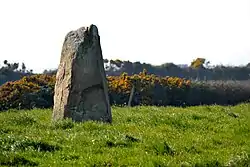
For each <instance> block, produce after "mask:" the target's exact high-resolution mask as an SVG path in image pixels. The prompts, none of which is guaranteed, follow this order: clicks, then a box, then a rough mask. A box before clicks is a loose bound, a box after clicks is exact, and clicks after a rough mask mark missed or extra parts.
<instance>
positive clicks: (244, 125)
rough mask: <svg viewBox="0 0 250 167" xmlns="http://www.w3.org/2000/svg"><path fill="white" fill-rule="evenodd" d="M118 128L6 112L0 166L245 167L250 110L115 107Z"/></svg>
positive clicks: (0, 120)
mask: <svg viewBox="0 0 250 167" xmlns="http://www.w3.org/2000/svg"><path fill="white" fill-rule="evenodd" d="M112 114H113V123H112V124H105V123H98V122H91V121H89V122H85V123H73V122H72V121H71V120H64V121H62V122H58V123H52V122H51V115H52V110H39V109H37V110H31V111H14V110H12V111H9V112H3V113H0V164H1V165H2V166H4V165H6V166H7V165H29V166H72V165H74V166H181V165H182V166H195V165H196V166H206V165H207V166H209V165H210V166H225V165H231V166H233V165H235V166H246V165H247V164H250V157H249V156H250V104H241V105H237V106H234V107H222V106H198V107H188V108H178V107H147V106H142V107H133V108H120V107H112Z"/></svg>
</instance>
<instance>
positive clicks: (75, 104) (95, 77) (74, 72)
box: [52, 25, 112, 123]
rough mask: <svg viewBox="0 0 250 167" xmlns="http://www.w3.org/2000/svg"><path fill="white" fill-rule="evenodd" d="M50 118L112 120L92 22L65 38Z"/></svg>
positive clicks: (100, 56) (100, 57)
mask: <svg viewBox="0 0 250 167" xmlns="http://www.w3.org/2000/svg"><path fill="white" fill-rule="evenodd" d="M52 117H53V120H59V119H63V118H72V120H73V121H87V120H94V121H103V122H110V123H111V122H112V115H111V107H110V103H109V97H108V85H107V79H106V74H105V70H104V64H103V57H102V49H101V45H100V36H99V34H98V29H97V27H96V26H95V25H90V26H89V27H81V28H79V29H78V30H76V31H71V32H69V33H68V34H67V35H66V37H65V41H64V44H63V48H62V52H61V60H60V65H59V68H58V71H57V75H56V84H55V94H54V108H53V115H52Z"/></svg>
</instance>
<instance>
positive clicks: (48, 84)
mask: <svg viewBox="0 0 250 167" xmlns="http://www.w3.org/2000/svg"><path fill="white" fill-rule="evenodd" d="M54 85H55V76H49V75H41V74H40V75H32V76H25V77H23V78H22V79H20V80H18V81H14V82H7V83H5V84H3V85H2V86H1V87H0V110H6V109H10V108H18V109H24V108H26V109H30V108H34V107H38V108H47V107H51V106H52V105H53V94H54Z"/></svg>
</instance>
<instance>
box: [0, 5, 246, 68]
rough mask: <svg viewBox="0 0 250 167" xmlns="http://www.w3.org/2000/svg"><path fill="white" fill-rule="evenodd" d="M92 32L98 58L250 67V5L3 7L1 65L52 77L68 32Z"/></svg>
mask: <svg viewBox="0 0 250 167" xmlns="http://www.w3.org/2000/svg"><path fill="white" fill-rule="evenodd" d="M90 24H95V25H96V26H97V27H98V29H99V35H100V39H101V47H102V51H103V57H104V58H107V59H120V60H129V61H132V62H134V61H140V62H145V63H150V64H153V65H160V64H163V63H166V62H173V63H174V64H190V62H191V61H192V60H193V59H195V58H197V57H203V58H206V59H207V60H209V61H210V62H211V64H224V65H246V64H247V63H249V62H250V0H188V1H187V0H105V1H104V0H36V1H35V0H22V1H20V0H6V1H0V64H1V65H3V63H2V62H3V61H4V60H8V61H9V62H12V63H13V62H19V63H21V62H24V63H25V65H26V66H27V68H29V69H33V71H34V72H43V70H45V69H55V68H57V67H58V65H59V63H60V56H61V49H62V45H63V41H64V38H65V36H66V34H67V33H68V32H69V31H72V30H76V29H78V28H80V27H82V26H88V25H90Z"/></svg>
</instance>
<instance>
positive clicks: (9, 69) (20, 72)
mask: <svg viewBox="0 0 250 167" xmlns="http://www.w3.org/2000/svg"><path fill="white" fill-rule="evenodd" d="M31 74H33V71H32V70H27V68H26V66H25V64H24V63H22V64H21V66H20V65H19V63H9V62H8V61H7V60H4V62H3V66H2V67H1V66H0V85H2V84H4V83H5V82H8V81H16V80H19V79H21V78H22V77H24V76H28V75H31Z"/></svg>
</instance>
